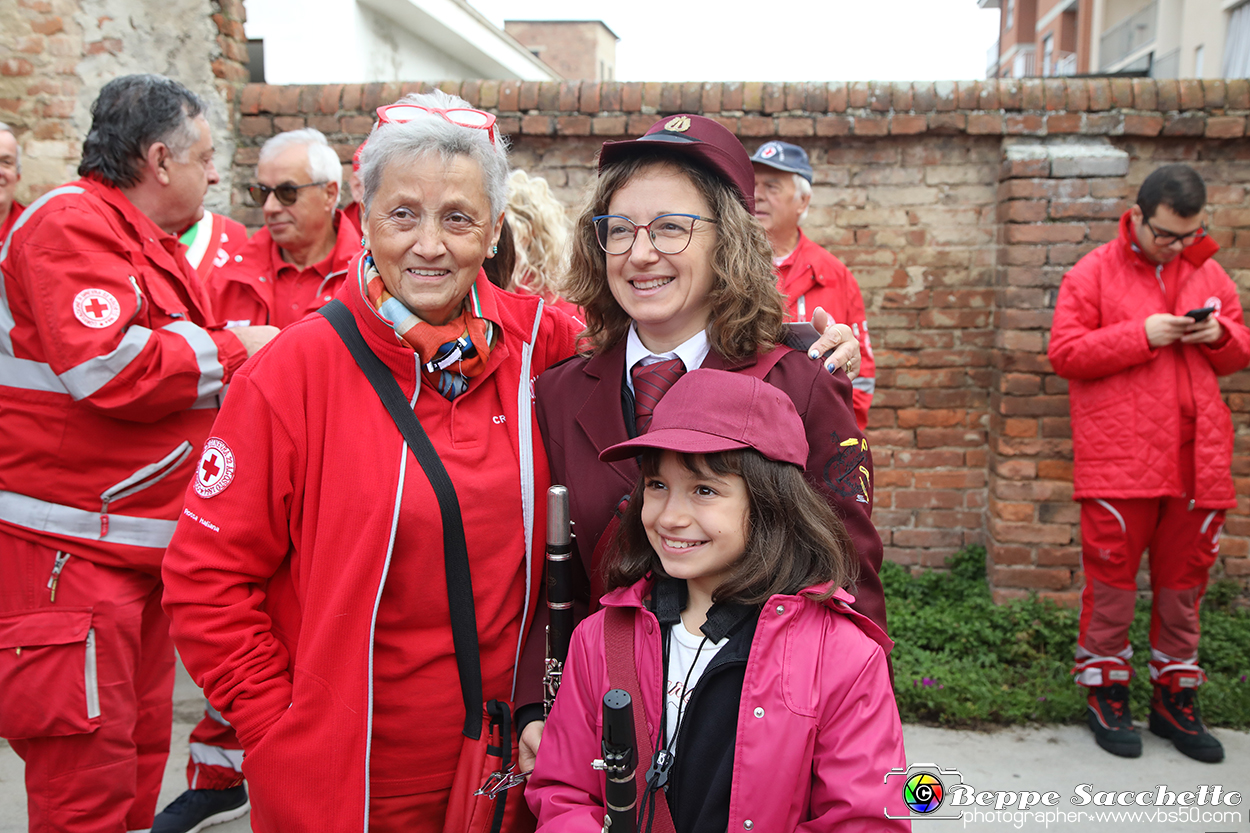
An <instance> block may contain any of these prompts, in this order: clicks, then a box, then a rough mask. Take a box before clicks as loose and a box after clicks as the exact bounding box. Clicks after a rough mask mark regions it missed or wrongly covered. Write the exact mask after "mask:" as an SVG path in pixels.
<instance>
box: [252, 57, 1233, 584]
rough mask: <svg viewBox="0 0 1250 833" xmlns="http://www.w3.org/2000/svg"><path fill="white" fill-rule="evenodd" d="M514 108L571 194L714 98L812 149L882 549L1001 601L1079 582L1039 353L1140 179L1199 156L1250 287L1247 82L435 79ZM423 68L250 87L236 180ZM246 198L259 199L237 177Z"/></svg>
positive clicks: (562, 192)
mask: <svg viewBox="0 0 1250 833" xmlns="http://www.w3.org/2000/svg"><path fill="white" fill-rule="evenodd" d="M438 86H440V87H441V88H442V89H445V90H448V91H449V92H453V93H457V94H459V95H461V96H463V97H464V98H466V99H468V100H469V101H470V102H471V103H473V104H475V105H477V106H480V107H483V108H485V109H488V110H491V111H493V112H495V113H497V114H498V115H499V124H500V127H501V128H502V129H503V131H504V132H505V133H507V134H509V135H510V136H511V137H512V141H513V162H514V164H515V165H516V166H518V167H521V168H525V169H526V170H529V171H530V172H531V173H536V174H539V175H542V176H544V177H546V178H547V179H548V181H549V182H550V183H551V184H552V186H553V188H554V190H555V191H556V193H557V195H558V196H559V197H560V198H561V199H563V200H565V201H566V203H568V204H569V205H574V204H576V202H577V200H578V199H579V197H580V195H581V194H582V192H583V190H584V188H585V186H586V183H587V182H589V181H590V180H591V178H592V177H593V175H594V155H595V152H596V151H597V150H598V148H599V146H600V144H601V143H602V142H604V141H605V140H612V139H619V138H622V137H627V136H636V135H639V134H641V133H642V132H643V131H644V130H645V129H646V128H647V127H649V126H650V125H651V124H652V123H653V122H654V121H655V120H656V119H657V118H658V117H659V116H660V115H663V114H667V113H677V112H701V113H704V114H706V115H709V116H712V117H714V118H717V119H719V120H720V121H721V122H722V123H723V124H725V125H726V126H727V127H729V128H730V129H731V130H733V131H735V132H736V133H737V134H738V135H739V136H740V137H741V138H742V141H743V143H744V144H745V145H746V146H747V148H748V149H750V150H754V149H755V147H757V146H758V145H759V144H761V143H763V142H764V141H766V140H768V139H771V138H774V137H781V138H785V139H787V140H788V141H792V142H797V143H799V144H801V145H803V146H804V147H805V148H806V149H807V151H808V153H809V154H810V156H811V158H812V163H813V166H814V168H815V173H816V182H815V186H814V188H813V199H812V208H811V211H810V214H809V217H808V220H807V223H806V224H805V229H806V231H807V232H808V234H809V235H810V236H811V237H812V238H813V239H815V240H816V241H817V242H819V243H820V244H822V245H824V246H826V247H827V248H829V249H830V250H831V251H832V252H834V253H835V254H836V255H837V256H838V257H840V258H841V259H842V260H843V261H845V262H846V263H847V265H848V266H850V267H851V269H852V270H853V271H854V273H855V275H856V277H857V278H858V280H859V283H860V286H861V288H862V290H863V293H864V300H865V303H866V305H867V308H868V317H869V323H870V326H871V329H872V334H873V342H874V344H875V346H876V354H877V367H878V370H877V374H878V375H877V395H876V399H875V400H874V402H873V408H872V410H871V412H870V416H869V431H868V435H869V438H870V440H871V442H872V445H873V454H874V459H875V461H876V471H877V477H876V509H875V513H874V516H873V517H874V520H875V521H876V523H877V525H878V528H879V529H880V531H881V535H882V538H883V540H884V542H885V547H886V557H887V558H889V559H890V560H893V561H896V562H898V563H901V564H905V565H915V566H917V567H927V566H940V565H941V564H942V562H943V560H944V559H945V558H946V557H947V556H948V555H950V554H951V553H952V552H954V551H955V550H957V549H959V548H960V547H962V546H964V545H967V544H973V543H980V544H984V545H986V547H987V549H988V552H989V555H988V558H989V565H990V571H991V577H992V583H993V585H994V588H995V595H996V597H997V598H999V599H1002V598H1009V597H1012V596H1018V595H1023V594H1026V593H1028V592H1032V591H1037V592H1039V593H1041V594H1042V595H1044V596H1048V597H1051V598H1054V599H1056V600H1058V601H1061V602H1064V603H1074V602H1075V600H1076V594H1077V591H1078V590H1079V587H1080V586H1081V575H1080V560H1079V546H1078V545H1077V542H1078V541H1079V532H1078V525H1077V521H1078V512H1077V507H1076V504H1074V503H1072V501H1071V495H1072V482H1071V478H1072V463H1071V459H1072V446H1071V438H1070V437H1071V434H1070V430H1069V426H1068V416H1067V413H1068V410H1067V398H1066V383H1065V382H1064V380H1062V379H1060V378H1059V377H1057V376H1055V375H1054V374H1053V373H1052V372H1051V370H1050V366H1049V363H1048V362H1047V360H1046V356H1045V350H1046V341H1047V338H1048V333H1049V327H1050V319H1051V311H1052V309H1053V307H1054V303H1055V298H1056V295H1057V291H1058V286H1059V281H1060V279H1061V278H1062V276H1063V273H1064V272H1065V271H1066V270H1067V269H1068V268H1069V267H1070V266H1071V265H1072V264H1073V263H1075V262H1076V260H1077V259H1078V258H1079V257H1080V256H1082V255H1084V254H1085V253H1086V252H1088V251H1090V250H1091V249H1092V248H1094V247H1095V246H1097V245H1099V244H1101V243H1103V242H1105V241H1107V240H1110V239H1112V238H1113V237H1114V236H1115V233H1116V222H1117V220H1118V218H1119V216H1120V214H1121V213H1122V212H1123V211H1124V210H1125V209H1126V207H1127V206H1128V205H1129V204H1130V203H1131V198H1132V196H1133V195H1134V194H1135V193H1136V189H1137V187H1138V186H1139V185H1140V183H1141V181H1142V179H1144V178H1145V176H1146V174H1147V173H1149V171H1150V170H1152V169H1153V168H1154V167H1156V166H1157V165H1159V164H1162V163H1164V162H1167V161H1178V160H1179V161H1185V162H1188V163H1190V164H1192V165H1194V166H1195V167H1197V168H1198V170H1199V171H1200V172H1201V173H1202V174H1203V176H1204V177H1205V178H1206V179H1207V181H1208V183H1209V184H1210V186H1211V187H1210V204H1211V208H1212V213H1211V229H1212V233H1213V234H1214V235H1215V237H1216V239H1217V240H1218V241H1219V242H1220V244H1221V245H1222V246H1223V247H1224V249H1223V251H1222V252H1221V253H1220V254H1219V255H1217V259H1218V260H1219V261H1220V262H1221V263H1222V264H1223V265H1224V266H1225V268H1226V269H1228V270H1229V272H1230V273H1231V274H1232V275H1233V277H1234V279H1235V280H1236V281H1237V282H1238V285H1239V286H1240V287H1241V288H1242V290H1243V297H1246V299H1247V300H1250V295H1247V294H1246V290H1250V198H1248V196H1247V183H1250V142H1247V141H1246V139H1245V138H1244V137H1245V135H1246V126H1247V114H1248V113H1250V82H1248V81H1245V80H1230V81H1227V82H1225V81H1181V82H1176V81H1155V80H1150V79H1135V80H1128V79H1115V80H1107V79H1047V80H1042V79H1026V80H1018V79H1001V80H991V81H983V82H960V83H916V84H897V83H895V84H877V83H850V84H844V83H828V84H824V83H821V84H763V83H741V84H734V83H724V84H722V83H687V84H660V83H639V84H629V83H590V82H562V83H560V82H557V83H539V82H497V81H466V82H454V83H445V84H440V85H438ZM425 88H426V85H424V84H420V83H415V84H402V85H401V84H366V85H359V84H356V85H350V84H349V85H327V86H315V87H273V86H263V85H249V86H247V87H245V88H244V89H243V92H242V95H241V97H240V99H239V101H240V113H239V115H240V120H239V149H238V152H237V154H236V157H235V181H236V182H239V183H242V182H246V181H248V179H249V178H250V177H251V175H252V166H253V165H254V164H255V162H256V154H257V151H258V148H259V146H260V144H261V143H262V142H263V141H264V139H266V138H267V137H268V136H270V135H272V134H273V133H275V132H278V131H281V130H289V129H293V128H297V127H303V126H305V125H310V126H313V127H316V128H318V129H320V130H322V131H323V132H325V133H326V134H327V135H328V136H329V137H330V140H331V142H332V143H333V144H334V145H335V147H336V149H337V150H338V152H339V156H340V158H341V159H342V160H343V161H344V163H345V165H346V164H347V163H348V162H349V160H350V158H351V154H352V152H353V151H354V150H355V147H356V145H357V144H358V143H359V142H360V141H361V140H362V139H363V138H364V137H365V135H366V134H367V131H368V129H369V127H370V125H371V122H372V119H371V116H370V114H371V113H372V111H373V109H374V108H375V107H377V106H378V105H380V104H384V103H389V102H390V101H393V100H394V99H396V98H398V97H399V96H400V95H402V94H404V93H408V92H419V91H421V90H423V89H425ZM233 198H234V203H235V216H236V217H238V218H239V219H241V220H243V221H244V222H247V223H249V224H251V225H256V224H258V223H259V222H260V221H261V218H260V216H259V212H258V210H257V209H254V208H250V207H248V206H246V205H245V204H244V198H243V193H242V190H241V188H240V187H236V188H235V193H234V197H233ZM1224 390H1225V392H1226V399H1227V401H1228V402H1229V404H1230V406H1231V407H1232V408H1233V411H1234V422H1235V426H1236V430H1237V434H1238V436H1237V457H1236V460H1235V463H1234V474H1235V475H1236V476H1237V477H1238V492H1239V494H1240V495H1241V496H1242V497H1241V502H1240V505H1239V507H1238V508H1237V510H1236V511H1235V512H1233V513H1231V514H1230V519H1229V522H1228V525H1227V529H1226V533H1225V535H1224V537H1223V540H1222V558H1221V563H1220V564H1219V565H1218V566H1217V568H1216V575H1218V576H1223V575H1228V576H1234V577H1246V576H1250V558H1247V555H1248V554H1250V497H1248V496H1250V453H1248V452H1250V373H1242V374H1238V375H1236V376H1233V377H1231V378H1229V379H1226V380H1224Z"/></svg>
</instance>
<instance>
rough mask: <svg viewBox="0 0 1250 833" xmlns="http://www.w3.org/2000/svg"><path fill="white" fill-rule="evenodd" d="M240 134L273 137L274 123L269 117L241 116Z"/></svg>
mask: <svg viewBox="0 0 1250 833" xmlns="http://www.w3.org/2000/svg"><path fill="white" fill-rule="evenodd" d="M239 134H240V135H242V136H264V137H266V138H268V137H269V136H271V135H273V121H272V120H271V119H270V118H269V117H268V116H241V117H240V118H239Z"/></svg>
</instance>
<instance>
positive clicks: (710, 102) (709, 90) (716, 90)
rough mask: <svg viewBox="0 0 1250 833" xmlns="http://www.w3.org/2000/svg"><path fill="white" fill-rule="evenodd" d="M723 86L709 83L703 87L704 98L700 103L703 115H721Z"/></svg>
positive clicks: (717, 83)
mask: <svg viewBox="0 0 1250 833" xmlns="http://www.w3.org/2000/svg"><path fill="white" fill-rule="evenodd" d="M721 89H722V87H721V84H720V83H719V82H714V81H709V82H707V83H705V84H704V85H703V96H702V100H701V101H700V103H699V107H700V112H702V113H705V114H706V113H719V112H720V111H721V107H722V105H721Z"/></svg>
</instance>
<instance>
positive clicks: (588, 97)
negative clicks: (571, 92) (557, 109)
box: [577, 81, 601, 116]
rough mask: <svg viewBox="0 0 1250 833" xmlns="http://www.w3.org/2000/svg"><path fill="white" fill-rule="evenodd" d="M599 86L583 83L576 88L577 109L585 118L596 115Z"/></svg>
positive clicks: (590, 82)
mask: <svg viewBox="0 0 1250 833" xmlns="http://www.w3.org/2000/svg"><path fill="white" fill-rule="evenodd" d="M600 89H601V87H600V85H599V84H597V83H596V82H594V81H583V82H581V86H580V87H579V88H578V93H577V109H578V112H580V113H583V114H585V115H587V116H593V115H596V114H597V113H598V112H599V110H600V107H599V90H600Z"/></svg>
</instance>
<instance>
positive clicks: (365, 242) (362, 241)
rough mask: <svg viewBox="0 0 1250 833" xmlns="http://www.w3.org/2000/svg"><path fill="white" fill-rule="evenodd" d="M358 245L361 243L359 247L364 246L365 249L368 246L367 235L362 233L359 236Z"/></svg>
mask: <svg viewBox="0 0 1250 833" xmlns="http://www.w3.org/2000/svg"><path fill="white" fill-rule="evenodd" d="M360 245H361V247H362V248H365V249H367V248H369V238H368V237H365V236H364V235H363V234H362V235H361V236H360Z"/></svg>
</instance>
